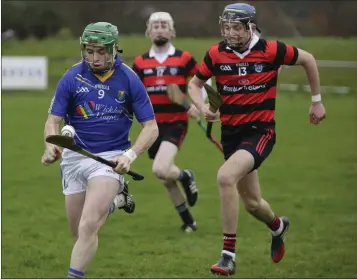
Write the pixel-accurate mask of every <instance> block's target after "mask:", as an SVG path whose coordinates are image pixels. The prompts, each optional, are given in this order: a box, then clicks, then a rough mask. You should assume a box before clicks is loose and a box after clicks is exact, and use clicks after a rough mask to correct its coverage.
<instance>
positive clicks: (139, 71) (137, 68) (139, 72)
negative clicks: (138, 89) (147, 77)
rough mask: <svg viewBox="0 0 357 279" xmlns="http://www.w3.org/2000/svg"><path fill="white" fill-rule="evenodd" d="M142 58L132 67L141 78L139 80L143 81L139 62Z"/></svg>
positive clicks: (136, 59) (137, 59)
mask: <svg viewBox="0 0 357 279" xmlns="http://www.w3.org/2000/svg"><path fill="white" fill-rule="evenodd" d="M140 58H141V57H140V56H138V57H136V58H135V59H134V62H133V66H132V67H131V68H132V69H133V71H134V72H135V73H136V74H137V75H138V76H139V78H140V79H141V80H142V79H143V78H144V76H143V73H142V71H141V70H140V67H139V60H140Z"/></svg>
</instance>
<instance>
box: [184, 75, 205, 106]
mask: <svg viewBox="0 0 357 279" xmlns="http://www.w3.org/2000/svg"><path fill="white" fill-rule="evenodd" d="M188 94H189V95H190V98H191V101H192V103H193V104H194V105H195V106H196V108H198V109H199V110H200V111H202V109H203V107H204V106H205V102H204V100H203V98H202V91H201V88H200V87H199V86H198V85H197V84H195V83H194V82H190V83H189V84H188Z"/></svg>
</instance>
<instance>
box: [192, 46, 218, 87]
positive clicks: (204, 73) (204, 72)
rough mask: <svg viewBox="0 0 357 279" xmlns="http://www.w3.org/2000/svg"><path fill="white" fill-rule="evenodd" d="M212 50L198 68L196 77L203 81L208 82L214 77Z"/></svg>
mask: <svg viewBox="0 0 357 279" xmlns="http://www.w3.org/2000/svg"><path fill="white" fill-rule="evenodd" d="M212 53H213V52H212V48H210V49H209V50H208V51H207V52H206V55H205V57H204V58H203V61H202V63H201V65H200V66H199V67H198V70H197V71H196V77H198V78H199V79H201V80H205V81H206V80H208V79H209V78H211V77H212V76H213V66H214V65H213V59H212Z"/></svg>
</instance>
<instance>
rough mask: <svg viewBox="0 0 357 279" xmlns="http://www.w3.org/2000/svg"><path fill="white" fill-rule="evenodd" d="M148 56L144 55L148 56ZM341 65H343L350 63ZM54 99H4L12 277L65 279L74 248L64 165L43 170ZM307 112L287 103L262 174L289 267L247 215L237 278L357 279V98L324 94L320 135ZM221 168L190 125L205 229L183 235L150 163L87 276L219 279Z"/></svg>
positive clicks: (305, 101)
mask: <svg viewBox="0 0 357 279" xmlns="http://www.w3.org/2000/svg"><path fill="white" fill-rule="evenodd" d="M138 42H139V41H138ZM189 42H190V41H189V40H182V41H177V44H181V45H184V43H189ZM199 42H201V41H199ZM202 42H205V45H209V44H210V43H211V42H210V41H202ZM331 42H333V40H332V39H331ZM44 44H45V45H47V46H49V45H50V44H49V42H45V43H44ZM52 44H53V45H60V44H59V43H57V44H55V43H54V42H53V43H52ZM65 45H66V43H64V46H65ZM77 46H78V45H75V44H74V43H73V50H72V49H66V50H64V49H65V47H62V48H60V47H58V48H57V49H48V48H46V47H45V48H43V49H42V50H43V51H44V53H41V51H39V49H41V44H37V47H35V45H34V44H33V45H32V44H31V43H28V44H27V43H26V44H23V45H22V48H18V50H17V51H18V53H23V54H29V53H32V52H31V50H35V49H36V50H38V51H39V52H38V54H47V53H53V54H58V53H59V54H61V55H66V53H72V51H73V53H75V52H74V51H75V50H74V49H75V48H76V47H77ZM145 47H148V45H145V46H139V45H138V46H137V48H140V50H143V51H144V49H145ZM127 48H129V47H127ZM141 48H142V49H141ZM198 48H199V46H198V45H197V49H196V51H197V53H200V52H199V50H198ZM200 48H201V50H202V49H204V48H205V47H204V46H201V47H200ZM14 49H15V46H13V47H12V50H10V49H9V45H7V46H4V52H3V53H4V54H5V55H6V54H9V52H10V51H13V52H12V53H13V54H14V53H16V52H15V51H14ZM57 52H58V53H57ZM32 54H33V53H32ZM339 55H341V58H340V59H342V56H343V55H345V54H343V53H340V54H339ZM346 57H347V56H346ZM324 59H325V58H324ZM326 59H328V58H326ZM63 65H64V63H63ZM53 70H54V69H53V67H52V71H53ZM57 70H58V72H60V71H62V70H63V69H57ZM52 73H53V72H52ZM52 77H56V75H55V74H53V75H52ZM323 78H324V77H323ZM349 81H350V82H352V81H353V80H349ZM54 86H55V84H51V85H50V87H51V89H52V88H53V87H54ZM50 91H51V90H49V91H48V92H42V93H38V92H37V93H35V92H33V93H30V92H22V93H21V92H17V94H15V92H14V93H10V92H6V94H2V276H3V277H8V278H9V277H11V278H19V277H22V278H35V277H37V278H59V277H64V276H65V275H66V271H67V269H68V265H69V257H70V253H71V249H72V246H73V242H72V238H71V235H70V232H69V229H68V225H67V220H66V216H65V210H64V197H63V195H62V189H61V184H60V178H59V176H60V174H59V166H58V164H56V165H53V166H51V167H47V168H46V167H43V166H42V165H41V163H40V157H41V155H42V152H43V138H42V137H43V136H42V135H43V125H44V122H45V119H46V117H47V109H48V106H49V103H50V99H51V92H50ZM309 103H310V97H309V94H307V93H305V94H290V93H286V92H279V94H278V100H277V117H276V118H277V144H276V146H275V148H274V151H273V153H272V154H271V156H270V157H269V159H268V160H267V161H266V162H265V163H264V164H263V165H262V167H261V169H260V179H261V184H262V191H263V195H264V197H265V198H266V199H267V200H268V201H269V202H270V203H271V205H272V206H273V208H274V210H275V211H276V213H277V214H282V215H287V216H289V218H290V220H291V222H292V226H291V230H290V232H289V235H288V238H287V254H286V258H285V259H284V260H283V261H282V262H281V263H280V264H278V265H276V264H273V263H272V262H271V260H270V256H269V249H270V235H269V232H268V230H267V228H266V227H265V226H264V225H262V224H260V223H259V222H258V221H256V220H255V219H253V218H252V217H250V216H249V215H248V214H247V213H246V212H244V211H243V210H242V211H241V213H240V217H239V218H240V219H239V222H240V223H239V230H238V243H237V253H238V272H237V275H236V277H237V278H258V277H259V278H267V277H270V278H293V277H294V278H297V277H298V278H303V277H304V278H317V277H320V278H333V277H338V278H347V277H350V278H352V277H356V276H357V234H356V229H357V202H356V200H357V189H356V181H357V149H356V146H357V114H356V111H357V96H356V95H355V94H350V95H348V96H334V95H325V96H324V103H325V106H326V109H327V119H326V121H324V122H323V123H322V124H321V125H318V126H312V125H310V124H308V109H309ZM218 131H219V128H218V125H215V132H216V133H218ZM137 134H138V125H137V124H135V125H134V127H133V130H132V137H133V138H135V137H136V135H137ZM222 162H223V158H222V156H221V154H220V153H219V151H218V150H217V149H216V147H215V146H214V145H212V144H211V143H209V142H208V141H207V140H206V139H205V137H204V135H203V133H202V131H201V130H200V128H199V127H198V126H197V125H196V124H195V123H194V122H192V123H190V127H189V133H188V135H187V137H186V140H185V142H184V144H183V147H182V150H181V152H180V153H179V155H178V157H177V164H178V165H179V166H180V167H183V168H192V169H193V170H194V171H195V173H196V177H197V183H198V186H199V189H200V197H199V202H198V204H197V206H195V207H194V208H193V209H192V213H193V215H194V217H195V218H196V220H197V222H198V225H199V230H198V231H197V232H196V233H193V234H183V233H182V232H180V231H179V226H180V225H181V223H180V219H179V217H178V216H177V214H176V212H175V210H174V208H173V206H172V205H171V204H170V202H169V199H168V197H167V194H166V192H165V190H164V189H163V186H162V185H160V183H159V182H158V181H157V179H155V177H154V176H153V174H151V161H150V160H149V159H148V158H147V156H146V155H144V156H142V157H140V158H139V159H138V160H137V161H135V163H134V165H133V169H134V170H137V171H140V172H142V173H143V174H144V175H145V176H146V179H145V180H144V181H143V182H131V183H132V186H131V192H132V194H133V195H134V197H135V199H136V203H137V210H136V212H135V213H134V214H133V215H127V214H124V212H121V211H119V212H116V213H115V214H114V215H112V216H111V217H110V219H108V222H107V224H106V225H105V226H104V228H103V229H102V230H101V232H100V242H99V250H98V253H97V255H96V258H95V259H94V261H93V264H92V266H91V267H90V269H89V270H88V277H91V278H99V277H106V278H114V277H116V278H118V277H125V278H130V277H131V278H134V277H136V278H138V277H141V278H144V277H146V278H153V277H155V278H173V277H176V278H179V277H180V278H182V277H190V278H202V277H206V278H215V276H212V275H210V274H209V272H208V270H209V267H210V266H211V265H212V264H213V263H215V261H216V260H217V259H218V257H219V255H220V251H221V248H222V234H221V227H220V218H219V199H218V190H217V185H216V172H217V170H218V168H219V166H220V165H221V164H222Z"/></svg>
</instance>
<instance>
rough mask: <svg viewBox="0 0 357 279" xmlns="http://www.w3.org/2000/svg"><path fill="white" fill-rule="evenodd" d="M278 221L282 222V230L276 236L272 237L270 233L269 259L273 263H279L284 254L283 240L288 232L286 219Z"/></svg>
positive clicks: (282, 218)
mask: <svg viewBox="0 0 357 279" xmlns="http://www.w3.org/2000/svg"><path fill="white" fill-rule="evenodd" d="M280 221H281V222H283V230H282V231H281V233H279V234H278V235H274V232H273V231H272V234H273V235H272V240H271V259H272V260H273V262H274V263H278V262H280V261H281V260H282V259H283V257H284V254H285V244H284V238H285V235H286V233H287V231H288V230H289V226H290V221H289V219H288V218H287V217H281V218H280Z"/></svg>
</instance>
